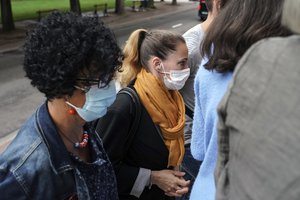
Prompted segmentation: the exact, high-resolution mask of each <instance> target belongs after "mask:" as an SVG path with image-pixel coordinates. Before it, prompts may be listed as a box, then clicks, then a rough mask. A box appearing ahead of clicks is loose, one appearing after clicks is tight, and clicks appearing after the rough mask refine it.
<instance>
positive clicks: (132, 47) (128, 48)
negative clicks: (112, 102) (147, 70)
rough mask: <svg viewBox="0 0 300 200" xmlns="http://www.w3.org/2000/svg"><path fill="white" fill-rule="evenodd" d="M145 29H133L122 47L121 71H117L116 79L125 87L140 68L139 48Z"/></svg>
mask: <svg viewBox="0 0 300 200" xmlns="http://www.w3.org/2000/svg"><path fill="white" fill-rule="evenodd" d="M146 33H147V30H145V29H138V30H136V31H134V32H133V33H132V34H131V35H130V36H129V38H128V40H127V42H126V45H125V46H124V49H123V55H124V60H123V64H122V68H121V72H120V73H118V80H119V81H120V84H121V87H125V86H127V85H128V84H129V82H130V81H131V80H133V79H135V78H136V76H137V74H138V73H139V72H140V71H141V69H142V64H141V60H140V48H141V45H142V42H143V40H144V39H145V36H146Z"/></svg>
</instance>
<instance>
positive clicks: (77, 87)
mask: <svg viewBox="0 0 300 200" xmlns="http://www.w3.org/2000/svg"><path fill="white" fill-rule="evenodd" d="M91 87H92V86H84V87H80V86H77V85H74V88H76V89H78V90H82V91H83V92H84V93H88V91H90V89H91Z"/></svg>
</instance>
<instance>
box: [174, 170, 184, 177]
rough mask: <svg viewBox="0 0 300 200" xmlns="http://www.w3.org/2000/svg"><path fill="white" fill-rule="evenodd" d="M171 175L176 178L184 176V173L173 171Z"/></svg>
mask: <svg viewBox="0 0 300 200" xmlns="http://www.w3.org/2000/svg"><path fill="white" fill-rule="evenodd" d="M173 174H174V175H175V176H177V177H183V176H184V175H185V172H181V171H173Z"/></svg>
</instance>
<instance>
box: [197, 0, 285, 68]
mask: <svg viewBox="0 0 300 200" xmlns="http://www.w3.org/2000/svg"><path fill="white" fill-rule="evenodd" d="M282 5H283V0H230V1H229V2H228V3H227V4H226V5H225V7H224V8H223V9H221V12H220V14H219V15H218V16H217V17H216V18H215V20H214V21H213V22H212V24H211V25H210V27H209V30H208V32H207V34H206V37H205V39H204V41H203V45H202V49H201V53H202V55H203V56H206V57H208V58H209V60H208V62H207V63H206V64H205V65H204V66H205V68H206V69H208V70H216V71H217V72H221V73H223V72H227V71H233V70H234V68H235V65H236V64H237V62H238V60H239V59H240V58H241V56H242V55H243V54H244V53H245V51H246V50H247V49H248V48H249V47H250V46H251V45H252V44H253V43H255V42H257V41H258V40H260V39H263V38H266V37H272V36H287V35H290V32H289V31H288V30H287V29H286V28H284V27H283V26H282V25H281V14H282Z"/></svg>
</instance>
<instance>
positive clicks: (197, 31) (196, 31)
mask: <svg viewBox="0 0 300 200" xmlns="http://www.w3.org/2000/svg"><path fill="white" fill-rule="evenodd" d="M203 34H204V31H203V29H202V27H201V24H197V25H196V26H193V27H192V28H190V29H189V30H187V31H186V32H185V33H184V34H183V35H182V36H183V37H184V39H187V38H189V37H196V36H197V37H200V36H201V35H203Z"/></svg>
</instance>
